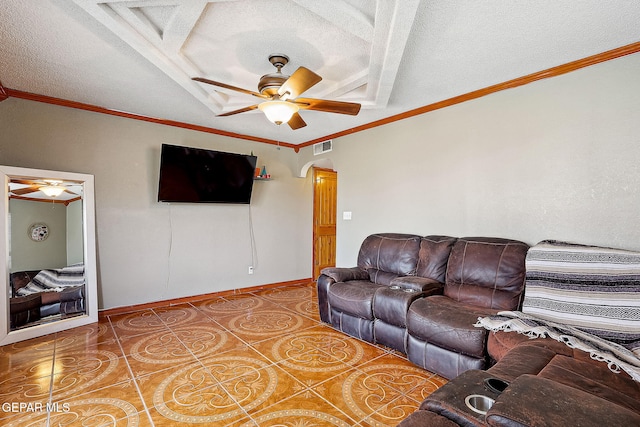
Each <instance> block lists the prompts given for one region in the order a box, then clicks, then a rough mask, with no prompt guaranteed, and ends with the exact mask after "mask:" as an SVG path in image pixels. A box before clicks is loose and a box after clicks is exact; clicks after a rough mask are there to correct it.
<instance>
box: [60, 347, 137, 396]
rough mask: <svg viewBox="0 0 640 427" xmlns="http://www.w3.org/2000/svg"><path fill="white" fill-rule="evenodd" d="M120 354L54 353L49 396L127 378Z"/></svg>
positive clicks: (74, 393)
mask: <svg viewBox="0 0 640 427" xmlns="http://www.w3.org/2000/svg"><path fill="white" fill-rule="evenodd" d="M131 380H132V379H131V376H130V374H129V369H128V368H127V364H126V361H125V359H124V358H121V357H117V356H116V355H115V354H114V353H111V352H108V351H104V350H92V351H85V352H67V353H65V354H62V355H59V356H56V359H55V361H54V375H53V380H52V382H51V396H52V399H53V400H61V399H66V398H69V397H70V396H79V395H81V394H84V393H87V392H89V391H91V390H96V389H101V388H104V387H108V386H110V385H114V384H119V383H122V382H127V381H131Z"/></svg>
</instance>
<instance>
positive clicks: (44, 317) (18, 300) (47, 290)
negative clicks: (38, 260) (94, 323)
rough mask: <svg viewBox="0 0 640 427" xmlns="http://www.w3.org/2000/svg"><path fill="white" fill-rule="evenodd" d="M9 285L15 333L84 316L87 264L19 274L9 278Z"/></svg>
mask: <svg viewBox="0 0 640 427" xmlns="http://www.w3.org/2000/svg"><path fill="white" fill-rule="evenodd" d="M9 285H10V286H11V299H10V300H9V323H10V329H11V330H12V331H13V330H16V329H19V328H22V327H29V326H34V325H38V324H42V323H46V322H53V321H56V320H61V319H68V318H70V317H74V316H78V315H81V314H84V313H85V301H84V295H85V287H84V264H73V265H70V266H65V267H63V268H56V269H43V270H30V271H18V272H15V273H11V274H10V275H9Z"/></svg>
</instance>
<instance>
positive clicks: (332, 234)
mask: <svg viewBox="0 0 640 427" xmlns="http://www.w3.org/2000/svg"><path fill="white" fill-rule="evenodd" d="M313 182H314V186H313V278H314V279H317V278H318V276H320V271H321V270H322V269H323V268H325V267H335V265H336V217H337V215H338V207H337V203H338V201H337V200H338V173H337V172H334V171H331V170H327V169H314V170H313Z"/></svg>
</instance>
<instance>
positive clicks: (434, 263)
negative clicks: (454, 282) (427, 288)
mask: <svg viewBox="0 0 640 427" xmlns="http://www.w3.org/2000/svg"><path fill="white" fill-rule="evenodd" d="M456 240H457V239H456V238H455V237H449V236H425V237H423V238H422V240H421V241H420V253H419V256H418V267H417V269H416V275H417V276H420V277H427V278H429V279H433V280H437V281H438V282H440V283H444V279H445V276H446V274H447V262H448V261H449V254H451V248H453V244H454V243H455V242H456Z"/></svg>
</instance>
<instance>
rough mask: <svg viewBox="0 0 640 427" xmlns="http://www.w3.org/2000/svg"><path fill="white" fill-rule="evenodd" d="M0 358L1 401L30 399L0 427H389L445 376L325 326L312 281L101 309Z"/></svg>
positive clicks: (6, 414) (3, 417) (5, 350)
mask: <svg viewBox="0 0 640 427" xmlns="http://www.w3.org/2000/svg"><path fill="white" fill-rule="evenodd" d="M54 355H55V357H54ZM0 366H2V368H3V369H2V371H0V402H2V403H6V402H10V403H11V402H16V403H22V404H24V405H31V406H29V407H28V408H23V409H22V410H19V411H16V412H12V411H0V424H1V425H11V426H20V427H22V426H49V425H51V426H53V425H65V426H76V425H78V426H107V425H108V426H116V427H121V426H122V427H124V426H131V427H147V426H149V427H151V426H155V427H163V426H171V427H173V426H176V425H192V424H193V425H216V426H218V425H219V426H227V425H228V426H243V427H249V426H250V427H259V426H274V427H275V426H287V427H302V426H305V427H306V426H316V425H317V426H359V427H371V426H376V427H378V426H388V425H395V424H397V423H398V422H399V421H400V420H401V419H403V418H404V417H406V416H407V415H408V414H409V413H410V412H413V411H414V410H416V409H417V408H418V406H419V404H420V402H421V401H422V400H424V398H426V397H427V396H428V395H429V394H430V393H432V392H433V391H434V390H436V389H437V388H438V387H440V386H442V385H443V384H445V383H446V381H447V380H446V379H444V378H441V377H439V376H437V375H434V374H432V373H429V372H427V371H424V370H422V369H420V368H418V367H416V366H415V365H413V364H412V363H411V362H409V361H408V360H407V359H406V357H405V356H404V355H402V354H399V353H397V352H395V351H393V350H390V349H387V348H384V347H381V346H374V345H371V344H370V343H366V342H363V341H360V340H357V339H354V338H351V337H348V336H347V335H345V334H343V333H341V332H338V331H336V330H334V329H333V328H331V327H329V326H327V325H325V324H323V323H322V322H321V321H320V320H319V317H318V302H317V292H316V289H315V286H313V285H310V286H298V285H296V286H290V287H283V288H277V289H266V290H262V291H256V292H251V293H246V294H235V295H229V296H225V297H220V298H209V299H208V300H205V301H202V302H195V303H189V304H178V305H175V306H169V307H163V308H155V309H145V310H139V311H134V312H131V313H126V314H120V315H115V316H108V317H105V318H101V319H100V322H99V323H96V324H93V325H87V326H82V327H79V328H74V329H71V330H68V331H63V332H59V333H57V334H52V335H49V336H46V337H41V338H37V339H33V340H28V341H24V342H20V343H15V344H12V345H8V346H4V347H0ZM5 367H6V368H5ZM47 404H48V405H49V407H48V408H47ZM9 409H11V408H10V407H9ZM47 409H49V411H47Z"/></svg>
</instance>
